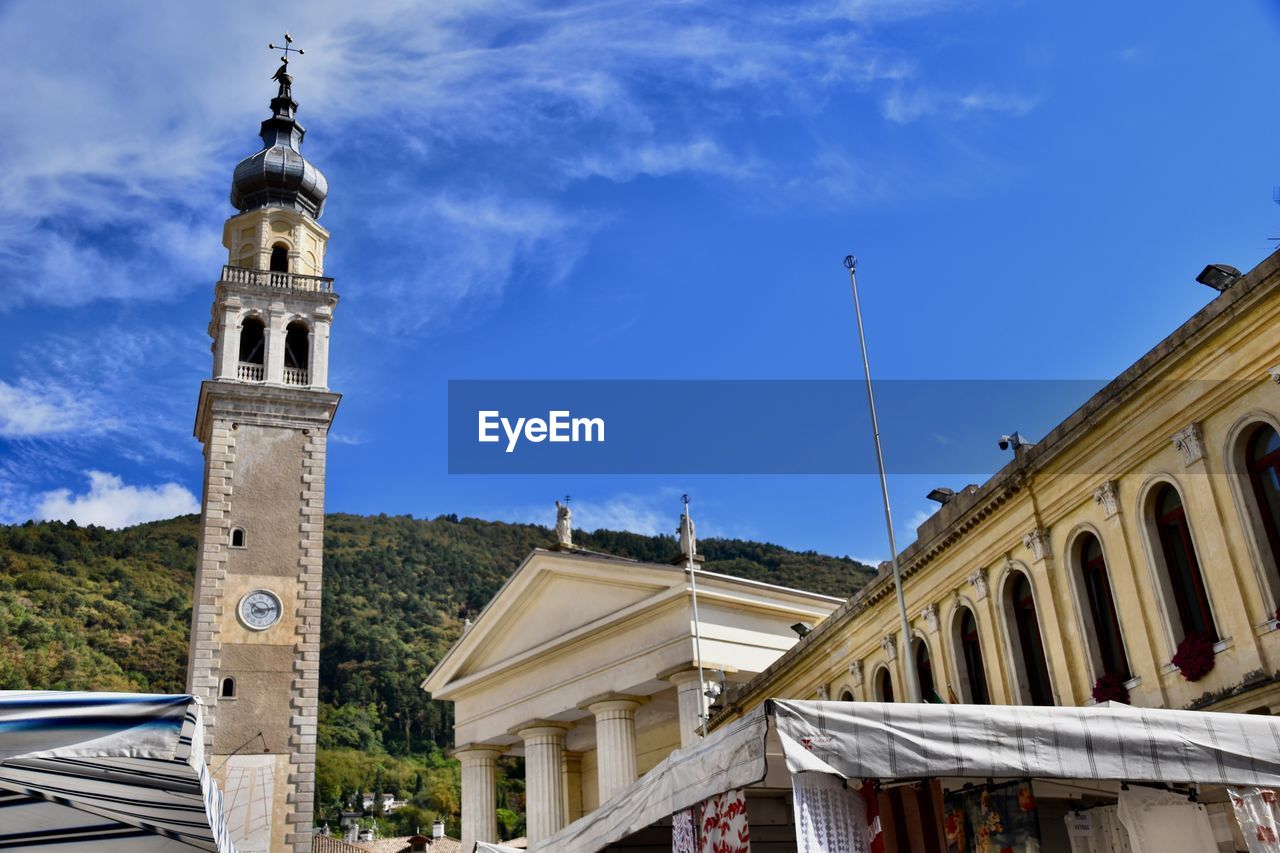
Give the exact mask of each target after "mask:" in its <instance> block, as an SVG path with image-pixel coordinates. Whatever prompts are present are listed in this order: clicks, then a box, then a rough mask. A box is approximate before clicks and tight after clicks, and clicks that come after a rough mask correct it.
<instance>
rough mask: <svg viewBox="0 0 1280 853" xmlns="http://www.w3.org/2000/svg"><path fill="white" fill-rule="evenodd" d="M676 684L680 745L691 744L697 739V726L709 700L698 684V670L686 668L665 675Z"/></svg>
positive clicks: (700, 722) (699, 724) (682, 746)
mask: <svg viewBox="0 0 1280 853" xmlns="http://www.w3.org/2000/svg"><path fill="white" fill-rule="evenodd" d="M667 681H670V682H671V683H672V684H674V685H675V686H676V702H677V704H678V705H679V707H680V747H681V749H683V748H684V747H686V746H693V745H694V744H695V743H697V742H698V741H699V740H701V738H700V737H698V727H699V726H701V725H702V716H701V715H703V714H705V713H706V712H707V706H708V705H709V704H710V702H709V700H708V699H707V698H706V697H705V696H703V695H702V692H701V688H700V686H699V684H698V671H697V670H696V669H686V670H681V671H680V672H676V673H673V674H671V675H668V676H667Z"/></svg>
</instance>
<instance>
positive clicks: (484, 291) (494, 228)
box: [363, 193, 608, 332]
mask: <svg viewBox="0 0 1280 853" xmlns="http://www.w3.org/2000/svg"><path fill="white" fill-rule="evenodd" d="M607 219H608V217H607V216H605V215H603V214H600V215H597V216H595V217H594V218H592V219H587V218H585V217H584V216H581V215H578V214H574V213H570V212H568V211H566V210H563V209H561V208H560V207H559V206H558V205H556V204H553V203H550V202H546V201H541V200H538V199H534V198H515V197H511V196H506V197H504V196H501V195H497V194H462V193H437V194H435V195H433V196H430V197H428V198H426V199H415V200H413V201H412V203H410V204H403V205H396V206H385V207H383V208H381V209H380V210H378V211H376V212H375V213H374V215H373V218H372V221H374V222H378V223H385V224H386V226H387V227H391V226H392V224H394V225H395V227H397V228H400V229H403V230H404V231H405V232H406V233H410V234H413V235H414V246H415V250H416V251H417V252H419V253H421V255H422V257H427V258H431V259H432V260H431V263H430V264H429V265H423V264H415V265H413V266H412V267H407V266H406V265H405V264H404V262H403V260H402V259H401V258H400V257H399V256H397V255H385V256H383V257H381V258H379V259H377V260H375V261H374V263H373V265H372V266H370V267H368V268H366V269H365V270H364V272H363V278H364V280H365V298H366V299H368V300H370V301H372V302H376V303H377V304H379V305H380V306H381V307H382V309H383V310H381V311H378V312H376V313H373V312H371V313H370V314H366V317H368V318H369V320H370V321H372V324H374V325H377V326H379V327H383V328H386V327H390V328H393V329H396V330H400V331H409V332H413V331H418V330H421V329H424V328H428V327H435V326H439V325H442V324H445V323H450V324H453V325H458V324H462V323H464V322H467V321H468V320H470V319H472V318H474V317H477V316H481V317H482V316H484V315H485V313H486V312H488V311H491V310H493V308H494V307H495V306H496V305H497V303H498V300H499V298H500V296H501V295H502V293H503V291H504V290H505V289H506V287H507V286H508V284H509V282H510V281H511V280H512V279H513V278H515V277H516V276H517V275H518V274H522V275H524V276H525V277H529V278H533V279H535V280H536V281H537V282H538V284H539V285H540V286H542V287H554V286H555V285H557V284H559V283H560V282H562V281H563V280H564V278H565V277H566V276H567V275H568V274H569V273H570V272H571V271H572V269H573V267H574V266H575V265H576V264H577V262H578V260H579V259H580V258H581V257H582V254H583V253H584V252H585V251H586V248H587V244H588V242H589V240H590V237H591V236H592V235H593V234H594V232H595V230H596V229H597V228H599V227H601V225H602V224H603V223H604V222H606V221H607ZM423 296H425V297H428V298H421V297H423ZM406 305H412V306H414V310H406Z"/></svg>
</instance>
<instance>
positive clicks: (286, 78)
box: [267, 32, 306, 98]
mask: <svg viewBox="0 0 1280 853" xmlns="http://www.w3.org/2000/svg"><path fill="white" fill-rule="evenodd" d="M292 44H293V36H291V35H289V34H288V33H287V32H286V33H285V34H284V44H281V45H277V44H276V43H275V42H272V43H271V44H269V45H267V49H268V50H283V51H284V55H283V56H281V57H280V67H279V68H278V69H276V73H275V74H274V75H273V76H272V78H271V79H272V80H275V81H276V82H277V83H279V84H280V93H279V95H278V97H281V98H289V97H292V96H293V95H292V90H291V87H292V86H293V77H291V76H290V75H289V54H290V53H296V54H298V56H302V55H303V54H304V53H306V51H305V50H303V49H302V48H300V47H291V46H290V45H292Z"/></svg>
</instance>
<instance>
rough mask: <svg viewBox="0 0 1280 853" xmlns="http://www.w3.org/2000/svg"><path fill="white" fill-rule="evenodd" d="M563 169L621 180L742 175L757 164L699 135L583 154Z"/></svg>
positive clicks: (749, 173) (578, 175)
mask: <svg viewBox="0 0 1280 853" xmlns="http://www.w3.org/2000/svg"><path fill="white" fill-rule="evenodd" d="M567 170H568V172H569V174H570V175H571V176H573V177H575V178H588V177H593V176H600V177H603V178H608V179H609V180H611V181H617V182H619V183H621V182H625V181H630V180H632V179H634V178H636V177H638V176H640V175H646V176H649V177H655V178H660V177H664V176H666V175H673V174H676V173H679V172H700V173H703V174H711V175H719V176H723V177H731V178H737V179H745V178H749V177H751V176H752V175H753V174H755V173H756V170H757V166H756V165H755V164H753V163H751V162H749V161H747V160H744V159H741V158H739V157H737V156H736V155H733V154H731V153H729V152H727V151H725V150H724V149H723V148H722V147H721V145H720V143H718V142H716V141H715V140H714V139H708V138H701V139H695V140H693V141H690V142H678V143H670V144H656V145H640V146H638V147H627V148H624V149H622V150H621V151H615V152H599V153H592V154H587V155H584V156H582V157H581V158H579V159H578V160H577V161H576V162H574V163H571V164H568V165H567Z"/></svg>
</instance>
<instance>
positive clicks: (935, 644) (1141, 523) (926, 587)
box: [711, 255, 1280, 727]
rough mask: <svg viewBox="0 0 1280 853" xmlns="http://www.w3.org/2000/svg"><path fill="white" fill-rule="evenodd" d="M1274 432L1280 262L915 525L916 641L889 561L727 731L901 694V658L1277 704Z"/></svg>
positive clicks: (1204, 703)
mask: <svg viewBox="0 0 1280 853" xmlns="http://www.w3.org/2000/svg"><path fill="white" fill-rule="evenodd" d="M978 405H980V403H978ZM1278 432H1280V256H1276V255H1273V256H1272V257H1270V258H1268V259H1267V260H1265V261H1264V262H1262V263H1261V264H1259V265H1258V267H1256V268H1255V269H1254V270H1252V271H1251V272H1249V273H1248V274H1247V275H1244V276H1241V277H1239V278H1236V279H1235V280H1234V281H1233V282H1231V283H1230V285H1229V286H1227V287H1226V289H1225V290H1223V291H1222V292H1221V293H1220V295H1218V296H1217V297H1216V298H1214V299H1213V301H1211V302H1210V303H1209V304H1208V305H1207V306H1206V307H1205V308H1203V309H1202V310H1200V311H1199V312H1197V313H1196V314H1195V315H1194V316H1193V317H1191V318H1190V319H1189V320H1188V321H1187V322H1186V323H1184V324H1183V325H1182V326H1181V327H1180V328H1178V329H1177V330H1176V331H1175V332H1174V333H1173V334H1172V335H1170V336H1169V337H1168V338H1166V339H1165V340H1164V341H1162V342H1161V343H1160V344H1159V345H1158V346H1156V347H1155V348H1154V349H1153V350H1151V351H1150V352H1149V353H1147V354H1146V355H1145V356H1144V357H1143V358H1141V359H1140V360H1139V361H1138V362H1137V363H1135V364H1134V365H1133V366H1132V367H1130V368H1129V369H1128V370H1126V371H1125V372H1124V373H1122V374H1121V375H1120V376H1118V377H1117V378H1116V379H1115V380H1114V381H1112V382H1111V383H1109V384H1108V385H1107V386H1106V387H1105V388H1103V389H1102V390H1101V391H1099V392H1098V393H1097V394H1096V395H1094V396H1093V397H1092V398H1091V399H1089V400H1088V401H1087V402H1086V403H1085V404H1084V405H1083V406H1082V407H1081V408H1080V409H1078V410H1077V411H1076V412H1075V413H1074V414H1072V415H1071V416H1070V417H1069V418H1067V419H1066V420H1065V421H1064V422H1062V423H1061V424H1060V425H1058V426H1057V427H1056V428H1054V429H1053V430H1052V431H1051V432H1050V433H1049V434H1048V435H1047V436H1045V438H1044V439H1043V440H1042V441H1040V442H1039V443H1038V444H1035V445H1031V446H1028V447H1023V448H1018V449H1015V458H1014V459H1013V461H1012V462H1010V463H1009V464H1008V465H1006V466H1005V467H1004V468H1003V469H1001V470H1000V471H999V472H998V473H996V474H995V476H993V477H992V478H991V479H990V480H988V481H987V482H986V483H985V484H983V485H981V486H971V487H968V488H966V489H964V490H963V491H961V492H960V493H959V494H957V495H956V496H955V497H954V498H952V499H950V500H949V501H947V503H945V504H944V505H943V506H942V507H941V509H940V510H939V511H938V512H937V513H936V514H935V515H934V516H933V517H932V518H930V519H929V520H927V521H926V522H925V523H924V524H923V525H921V526H920V527H919V528H918V531H917V534H918V538H917V540H916V541H915V542H913V543H912V544H911V545H910V546H909V547H907V548H906V549H905V550H904V551H903V552H902V553H901V554H900V555H899V563H900V566H901V569H902V575H903V588H904V591H905V598H906V603H907V610H908V615H909V621H910V628H911V636H910V638H907V639H906V640H904V638H903V637H902V635H901V628H900V620H899V616H898V609H897V602H896V594H895V589H894V584H893V580H892V576H891V574H890V573H889V572H888V570H887V564H886V566H884V567H882V571H881V573H880V574H879V575H878V576H877V578H876V579H875V580H873V581H872V582H871V583H870V584H869V585H868V586H867V587H865V588H864V589H863V590H861V591H860V592H859V593H858V594H857V595H856V596H854V597H853V598H852V599H850V600H849V601H848V602H846V603H845V604H844V605H843V606H842V607H841V608H840V609H839V610H837V611H836V612H835V613H834V614H832V616H831V617H830V618H829V619H827V620H826V621H825V622H823V623H822V624H821V625H819V626H818V628H817V629H815V630H814V631H813V632H812V633H811V634H809V635H808V636H807V637H806V638H804V640H802V641H801V642H800V643H798V644H797V645H796V646H795V647H793V648H792V649H791V650H790V651H788V652H787V653H786V654H785V655H783V656H782V657H781V658H780V659H779V660H778V661H777V662H776V663H774V664H773V665H772V666H770V667H769V668H768V669H767V670H766V671H765V672H763V673H761V674H760V675H759V676H757V677H756V678H754V679H753V680H752V681H751V682H749V683H748V684H746V685H744V686H743V687H742V688H741V689H739V690H736V691H733V692H732V693H730V695H729V696H728V697H727V701H726V702H725V704H724V706H723V708H722V709H721V710H720V711H719V713H718V714H717V715H716V716H715V717H714V718H713V720H712V723H711V724H712V727H715V726H716V725H719V724H723V723H724V722H726V721H728V720H730V719H734V718H737V717H739V716H741V715H742V714H743V713H744V712H745V711H747V710H749V709H751V708H753V707H755V706H756V705H758V704H759V703H760V702H762V701H763V700H765V699H767V698H769V697H781V698H796V699H812V698H830V699H854V700H873V701H874V700H892V699H897V700H899V701H901V700H903V699H905V698H906V694H907V691H906V690H905V689H903V687H904V685H905V682H904V679H905V677H906V675H905V669H906V668H905V660H904V658H905V656H906V655H911V657H912V660H913V661H915V662H916V663H917V669H919V670H920V671H921V673H922V675H921V677H920V680H921V682H922V688H923V690H922V693H924V694H928V693H930V692H932V693H933V694H936V696H937V697H938V698H940V699H942V700H943V701H953V702H954V701H961V702H987V703H992V704H1056V705H1083V704H1087V703H1089V702H1092V701H1093V692H1094V687H1095V685H1097V684H1098V683H1099V680H1100V679H1102V678H1103V676H1106V675H1108V674H1109V675H1110V677H1109V678H1108V679H1104V681H1105V682H1108V683H1111V684H1112V685H1113V686H1114V685H1115V684H1123V685H1124V689H1126V690H1127V692H1128V696H1129V701H1130V702H1131V703H1132V704H1134V705H1139V706H1148V707H1168V708H1178V709H1183V708H1194V709H1205V710H1215V711H1240V712H1252V713H1277V712H1280V676H1278V675H1277V667H1278V666H1280V631H1277V623H1276V612H1277V606H1278V605H1280V535H1278V531H1277V526H1280V489H1277V488H1276V484H1277V482H1280V481H1278V480H1277V477H1278V476H1280V439H1278V438H1277V433H1278ZM1189 635H1195V636H1197V637H1203V638H1205V639H1204V642H1203V643H1202V646H1204V647H1206V648H1205V649H1204V651H1205V652H1206V654H1203V655H1202V656H1201V657H1202V659H1211V660H1212V662H1213V666H1212V669H1211V670H1210V671H1209V672H1208V673H1207V674H1205V675H1203V677H1201V678H1200V679H1199V680H1196V681H1191V680H1189V679H1188V678H1186V677H1184V673H1183V671H1182V670H1180V669H1179V668H1178V667H1177V666H1175V665H1174V664H1173V663H1172V660H1173V658H1174V656H1175V654H1176V653H1177V651H1178V649H1179V647H1180V646H1181V645H1183V644H1184V640H1185V639H1186V638H1187V637H1188V636H1189ZM1210 643H1211V644H1212V652H1211V655H1210V653H1207V652H1208V649H1207V647H1208V646H1209V644H1210ZM1190 668H1191V667H1188V669H1190Z"/></svg>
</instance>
